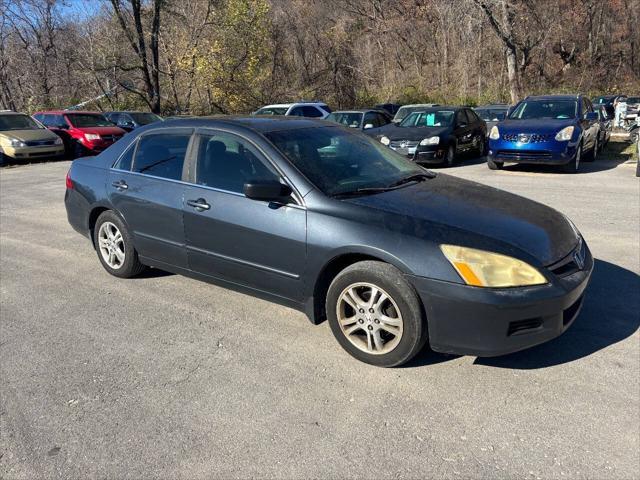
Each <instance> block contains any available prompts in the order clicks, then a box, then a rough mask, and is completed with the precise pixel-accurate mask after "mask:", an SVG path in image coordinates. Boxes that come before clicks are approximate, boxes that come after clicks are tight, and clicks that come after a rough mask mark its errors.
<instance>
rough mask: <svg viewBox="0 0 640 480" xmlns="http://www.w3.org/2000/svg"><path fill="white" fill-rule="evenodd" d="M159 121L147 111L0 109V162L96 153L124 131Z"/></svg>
mask: <svg viewBox="0 0 640 480" xmlns="http://www.w3.org/2000/svg"><path fill="white" fill-rule="evenodd" d="M157 121H162V118H161V117H159V116H158V115H155V114H153V113H147V112H104V113H100V112H83V111H76V110H50V111H42V112H36V113H34V114H33V116H32V117H29V116H28V115H26V114H23V113H17V112H12V111H2V112H0V164H2V163H4V159H3V157H5V156H6V157H9V158H12V159H14V160H30V159H35V158H57V157H63V156H72V157H73V158H78V157H81V156H85V155H97V154H99V153H100V152H102V151H103V150H105V149H106V148H108V147H109V146H111V145H112V144H114V143H115V142H117V141H118V140H120V139H121V138H122V137H123V136H124V135H125V134H126V133H127V132H130V131H132V130H134V129H136V128H139V127H142V126H144V125H148V124H150V123H153V122H157Z"/></svg>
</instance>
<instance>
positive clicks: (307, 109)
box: [302, 106, 324, 118]
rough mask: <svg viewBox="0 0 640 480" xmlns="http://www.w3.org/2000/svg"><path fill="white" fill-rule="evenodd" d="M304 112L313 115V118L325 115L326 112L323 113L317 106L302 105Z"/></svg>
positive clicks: (308, 115)
mask: <svg viewBox="0 0 640 480" xmlns="http://www.w3.org/2000/svg"><path fill="white" fill-rule="evenodd" d="M302 114H303V115H304V116H305V117H312V118H315V117H322V116H324V113H322V112H321V111H320V110H318V109H317V108H316V107H311V106H305V107H302Z"/></svg>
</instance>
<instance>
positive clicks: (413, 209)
mask: <svg viewBox="0 0 640 480" xmlns="http://www.w3.org/2000/svg"><path fill="white" fill-rule="evenodd" d="M344 201H346V202H350V203H352V204H355V205H359V206H361V207H367V208H373V209H376V210H378V211H381V212H383V213H384V214H386V215H385V216H386V217H387V218H385V219H384V222H385V223H388V224H390V225H393V224H395V226H396V228H399V229H401V230H402V231H403V233H406V234H411V235H415V236H423V237H424V238H425V239H429V240H431V241H434V242H438V243H454V244H458V245H462V246H468V247H472V248H480V249H483V250H488V251H494V252H498V253H502V254H506V255H512V256H515V257H520V258H522V259H524V260H526V261H531V260H530V259H529V258H527V257H533V258H534V259H535V261H537V262H538V263H539V265H545V266H546V265H550V264H552V263H555V262H557V261H558V260H560V259H562V258H564V257H566V256H567V255H568V254H569V253H570V252H571V251H572V250H573V249H574V248H575V247H576V245H577V243H578V236H579V233H578V232H577V230H576V229H575V227H573V225H572V224H571V222H570V221H569V220H568V219H567V218H566V217H565V216H564V215H562V214H561V213H560V212H558V211H556V210H554V209H552V208H550V207H547V206H546V205H542V204H541V203H537V202H534V201H533V200H528V199H526V198H523V197H520V196H518V195H514V194H511V193H508V192H505V191H502V190H498V189H496V188H492V187H488V186H486V185H481V184H479V183H475V182H470V181H468V180H462V179H459V178H456V177H452V176H449V175H443V174H438V175H437V176H436V177H435V178H433V179H430V180H425V181H423V182H420V183H416V184H413V185H410V186H407V187H404V188H400V189H396V190H391V191H387V192H383V193H380V194H375V195H368V196H361V197H354V198H349V199H346V200H344ZM523 257H524V258H523Z"/></svg>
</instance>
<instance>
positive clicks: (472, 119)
mask: <svg viewBox="0 0 640 480" xmlns="http://www.w3.org/2000/svg"><path fill="white" fill-rule="evenodd" d="M465 112H467V119H468V120H469V123H477V122H479V121H480V118H478V116H477V115H476V114H475V112H474V111H473V110H465Z"/></svg>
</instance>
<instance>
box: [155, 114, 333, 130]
mask: <svg viewBox="0 0 640 480" xmlns="http://www.w3.org/2000/svg"><path fill="white" fill-rule="evenodd" d="M152 125H153V126H152V127H151V128H150V129H154V130H155V129H160V128H172V127H174V128H177V127H192V128H205V127H224V126H225V125H226V126H235V127H242V128H246V129H250V130H253V131H254V132H257V133H260V134H264V133H268V132H275V131H280V130H298V129H303V128H313V127H328V128H334V127H337V125H334V124H333V123H331V122H326V121H324V120H319V119H315V118H308V117H285V116H269V115H265V116H262V115H257V116H256V115H219V116H218V115H216V116H210V117H192V118H170V119H168V120H165V121H164V122H158V123H154V124H152Z"/></svg>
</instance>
